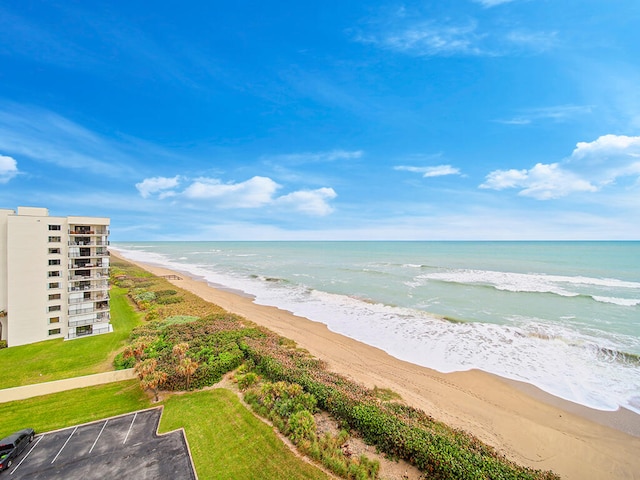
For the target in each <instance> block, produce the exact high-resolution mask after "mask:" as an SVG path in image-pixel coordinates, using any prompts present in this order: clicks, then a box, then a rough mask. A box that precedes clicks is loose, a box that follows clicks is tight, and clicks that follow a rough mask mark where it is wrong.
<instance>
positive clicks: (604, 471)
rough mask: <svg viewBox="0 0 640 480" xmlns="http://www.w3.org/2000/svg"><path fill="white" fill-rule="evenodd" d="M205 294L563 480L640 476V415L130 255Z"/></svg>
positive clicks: (331, 364) (351, 373)
mask: <svg viewBox="0 0 640 480" xmlns="http://www.w3.org/2000/svg"><path fill="white" fill-rule="evenodd" d="M112 255H114V256H115V257H119V258H122V259H124V260H125V261H128V262H131V263H134V264H137V265H139V266H140V267H142V268H144V269H145V270H147V271H150V272H151V273H153V274H155V275H159V276H162V275H171V274H174V275H175V274H178V275H180V276H182V277H183V278H182V279H181V280H168V281H169V282H171V283H173V284H174V285H176V286H179V287H181V288H184V289H185V290H188V291H191V292H192V293H194V294H196V295H198V296H200V297H202V298H203V299H205V300H207V301H209V302H211V303H214V304H216V305H219V306H220V307H222V308H224V309H225V310H227V311H229V312H231V313H235V314H238V315H240V316H243V317H245V318H247V319H248V320H251V321H253V322H255V323H257V324H259V325H262V326H264V327H266V328H269V329H270V330H272V331H274V332H276V333H278V334H279V335H282V336H283V337H286V338H289V339H291V340H294V341H295V342H296V343H297V344H298V346H299V347H301V348H304V349H306V350H308V351H309V352H310V353H311V354H312V355H313V356H315V357H316V358H319V359H322V360H324V361H325V362H327V364H328V366H329V368H330V369H331V370H333V371H335V372H337V373H340V374H342V375H344V376H346V377H348V378H350V379H352V380H355V381H357V382H359V383H362V384H364V385H365V386H367V387H369V388H373V387H374V386H378V387H382V388H390V389H392V390H394V391H395V392H397V393H399V394H400V395H401V396H402V398H403V400H404V401H405V402H407V403H408V404H410V405H412V406H414V407H417V408H420V409H421V410H424V411H425V412H427V413H428V414H429V415H431V416H432V417H434V418H435V419H437V420H440V421H442V422H444V423H446V424H448V425H450V426H452V427H455V428H460V429H462V430H465V431H467V432H469V433H471V434H473V435H475V436H477V437H478V438H480V439H481V440H483V441H484V442H486V443H488V444H489V445H492V446H493V447H495V448H496V449H497V450H498V451H499V452H500V453H502V454H504V455H506V456H507V457H508V458H510V459H511V460H514V461H515V462H517V463H519V464H522V465H526V466H529V467H532V468H536V469H549V470H553V471H554V472H556V473H558V474H559V475H561V476H562V477H563V478H575V479H578V478H603V479H605V478H606V479H608V478H640V477H639V476H638V475H639V474H638V472H640V458H638V455H637V452H638V451H640V415H636V414H635V413H634V412H631V411H629V410H623V409H621V410H618V411H615V412H604V411H598V410H593V409H590V408H588V407H583V406H581V405H577V404H575V403H572V402H569V401H566V400H562V399H560V398H557V397H554V396H552V395H550V394H547V393H545V392H543V391H542V390H539V389H537V388H536V387H534V386H532V385H528V384H524V383H520V382H516V381H512V380H507V379H503V378H501V377H498V376H496V375H493V374H489V373H486V372H482V371H479V370H471V371H465V372H455V373H447V374H443V373H440V372H437V371H435V370H432V369H429V368H426V367H421V366H418V365H415V364H412V363H409V362H405V361H402V360H399V359H397V358H395V357H392V356H390V355H389V354H387V353H386V352H384V351H383V350H380V349H378V348H376V347H372V346H370V345H367V344H364V343H362V342H359V341H357V340H354V339H352V338H349V337H346V336H343V335H341V334H338V333H335V332H332V331H330V330H329V329H328V328H327V326H326V325H324V324H322V323H319V322H315V321H312V320H309V319H306V318H303V317H299V316H296V315H293V314H292V313H290V312H287V311H284V310H280V309H278V308H276V307H269V306H263V305H257V304H255V303H253V298H252V297H250V296H248V295H246V294H243V293H242V292H237V291H235V290H232V289H228V288H225V287H224V286H218V285H212V284H210V283H209V282H207V281H206V280H205V279H204V278H194V277H193V276H191V275H190V274H189V273H188V272H180V271H174V270H170V269H168V268H166V267H163V266H161V265H157V264H150V263H144V262H139V261H134V260H130V259H127V258H126V257H125V256H124V255H122V254H120V252H114V251H113V250H112Z"/></svg>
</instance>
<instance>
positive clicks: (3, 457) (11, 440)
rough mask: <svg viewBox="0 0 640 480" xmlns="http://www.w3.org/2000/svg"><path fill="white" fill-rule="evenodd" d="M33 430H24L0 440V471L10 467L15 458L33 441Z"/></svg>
mask: <svg viewBox="0 0 640 480" xmlns="http://www.w3.org/2000/svg"><path fill="white" fill-rule="evenodd" d="M34 435H35V432H34V431H33V428H25V429H24V430H20V431H19V432H16V433H13V434H11V435H9V436H8V437H6V438H3V439H2V440H0V471H2V470H6V469H7V468H9V467H10V466H11V464H12V463H13V461H14V460H15V458H16V457H17V456H18V455H20V454H21V453H22V451H23V450H24V449H25V448H26V446H27V445H29V444H30V443H31V442H32V441H33V436H34Z"/></svg>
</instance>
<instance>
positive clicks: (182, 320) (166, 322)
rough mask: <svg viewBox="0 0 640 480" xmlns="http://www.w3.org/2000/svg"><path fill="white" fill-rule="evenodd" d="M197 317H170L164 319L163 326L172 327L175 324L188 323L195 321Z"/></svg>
mask: <svg viewBox="0 0 640 480" xmlns="http://www.w3.org/2000/svg"><path fill="white" fill-rule="evenodd" d="M198 318H199V317H194V316H192V315H172V316H170V317H167V318H165V319H164V321H163V323H164V325H172V324H175V323H190V322H193V321H195V320H198Z"/></svg>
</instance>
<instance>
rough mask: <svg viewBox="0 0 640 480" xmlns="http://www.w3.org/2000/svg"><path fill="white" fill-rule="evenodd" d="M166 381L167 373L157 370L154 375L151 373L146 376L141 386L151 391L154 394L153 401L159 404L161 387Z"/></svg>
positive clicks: (141, 381)
mask: <svg viewBox="0 0 640 480" xmlns="http://www.w3.org/2000/svg"><path fill="white" fill-rule="evenodd" d="M166 381H167V374H166V373H165V372H161V371H159V370H156V371H154V372H152V373H149V374H148V375H145V376H144V377H143V378H142V379H141V380H140V385H141V386H142V388H144V389H145V390H151V391H152V392H153V399H154V401H155V402H157V401H158V392H159V391H160V386H161V385H162V384H163V383H164V382H166Z"/></svg>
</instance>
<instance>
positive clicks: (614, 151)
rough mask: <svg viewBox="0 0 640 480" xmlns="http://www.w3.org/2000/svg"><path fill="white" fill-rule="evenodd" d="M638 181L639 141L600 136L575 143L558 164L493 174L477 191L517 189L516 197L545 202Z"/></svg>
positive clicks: (633, 138)
mask: <svg viewBox="0 0 640 480" xmlns="http://www.w3.org/2000/svg"><path fill="white" fill-rule="evenodd" d="M625 178H630V180H631V185H632V186H633V185H636V186H637V185H638V184H639V181H640V137H629V136H624V135H604V136H601V137H599V138H598V139H597V140H594V141H593V142H579V143H578V144H577V145H576V148H575V149H574V150H573V152H572V154H571V156H570V157H569V158H567V159H566V160H565V161H563V162H560V163H551V164H543V163H538V164H536V165H535V166H534V167H533V168H531V169H523V170H516V169H510V170H495V171H493V172H490V173H489V174H488V175H487V177H486V181H485V182H484V183H483V184H482V185H480V188H485V189H492V190H504V189H507V188H520V189H521V190H520V192H519V195H523V196H528V197H533V198H537V199H539V200H549V199H553V198H560V197H564V196H567V195H570V194H572V193H577V192H597V191H601V190H602V189H603V188H605V187H606V186H610V185H613V184H615V183H616V182H618V181H620V180H621V179H625Z"/></svg>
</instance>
